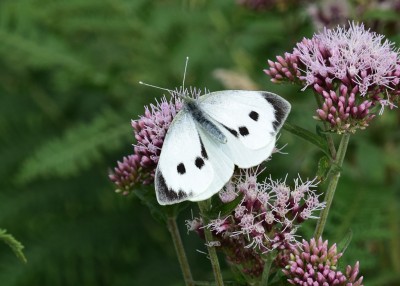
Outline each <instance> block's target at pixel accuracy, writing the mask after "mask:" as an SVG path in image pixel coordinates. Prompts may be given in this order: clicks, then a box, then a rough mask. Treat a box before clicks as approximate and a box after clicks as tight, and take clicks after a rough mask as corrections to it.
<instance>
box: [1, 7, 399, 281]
mask: <svg viewBox="0 0 400 286" xmlns="http://www.w3.org/2000/svg"><path fill="white" fill-rule="evenodd" d="M208 2H209V3H207V1H201V0H197V1H195V0H194V1H190V0H187V1H146V0H131V1H127V0H125V1H124V0H110V1H96V0H70V1H54V0H53V1H50V0H37V1H31V0H17V1H16V0H2V1H1V3H0V160H1V164H0V228H1V229H7V231H8V233H11V234H12V235H14V236H15V238H17V239H18V240H19V241H21V242H22V243H23V244H24V246H25V255H26V257H27V260H28V263H27V264H24V263H22V262H21V261H19V260H18V259H17V258H16V257H15V256H14V255H13V253H12V251H11V250H10V248H9V247H8V246H6V245H5V244H4V243H0V285H2V286H11V285H12V286H17V285H18V286H19V285H24V286H25V285H26V286H31V285H51V286H58V285H85V286H86V285H87V286H91V285H96V286H97V285H122V286H123V285H183V282H182V278H181V274H180V270H179V265H178V262H177V260H176V257H175V253H174V250H173V246H172V242H171V241H170V238H169V233H168V232H167V229H166V227H165V225H163V224H162V223H160V222H159V221H156V220H154V219H153V218H152V217H151V215H150V213H149V211H148V210H147V209H146V207H144V206H142V205H141V204H140V203H139V202H138V200H137V199H135V197H134V196H129V197H122V196H120V195H117V194H114V193H113V189H114V186H113V185H112V184H111V183H110V182H109V180H108V177H107V173H108V169H109V168H110V167H113V166H114V165H115V162H116V160H119V159H121V158H122V156H123V155H127V154H130V153H131V152H132V146H131V144H132V143H134V138H133V136H132V129H131V127H130V119H136V118H137V116H138V115H139V114H142V113H143V110H144V109H143V105H144V104H149V103H152V102H154V97H160V96H161V95H162V92H161V91H159V90H155V89H150V88H146V87H143V86H140V85H138V81H139V80H143V81H145V82H148V83H154V84H157V85H159V86H163V87H167V88H173V87H175V86H177V85H180V84H181V80H182V73H183V65H184V60H185V57H186V56H189V57H190V63H189V69H188V74H187V81H186V82H187V85H193V86H198V87H201V88H203V87H207V88H208V89H210V90H212V91H214V90H219V89H225V88H226V87H225V86H223V85H222V83H221V82H220V81H218V80H217V79H215V77H213V71H214V70H216V69H218V68H225V69H230V70H234V71H238V72H241V73H244V74H246V75H248V76H249V77H250V78H251V79H252V80H253V81H254V82H255V83H256V84H257V85H258V86H259V88H260V89H262V90H270V91H274V92H276V93H279V94H280V95H282V96H283V97H285V98H286V99H288V100H289V101H291V103H292V113H291V115H290V116H289V119H288V121H289V122H293V123H296V124H297V125H300V126H302V127H304V128H307V129H309V130H311V131H314V130H315V123H316V122H315V121H314V120H313V119H312V116H313V115H314V111H315V109H316V105H315V102H314V98H313V96H312V95H311V94H309V93H307V92H301V91H300V90H299V88H298V87H296V86H291V85H284V84H283V85H279V86H278V85H274V84H272V83H270V81H269V78H268V77H267V76H266V75H264V73H263V72H262V69H263V68H265V67H266V64H265V62H266V60H267V59H270V58H273V57H274V56H275V55H277V54H283V53H284V52H285V51H291V50H292V48H293V45H294V44H295V43H296V42H297V41H299V40H301V39H302V37H303V36H311V35H312V33H313V27H312V25H311V22H310V20H309V19H308V18H307V16H306V15H305V12H304V10H302V9H300V8H296V9H291V10H287V11H285V12H277V11H272V12H263V13H256V12H250V11H247V10H245V9H243V8H241V7H239V6H237V5H236V4H235V2H234V1H233V0H232V1H208ZM217 2H220V3H217ZM375 17H378V18H379V17H385V14H379V15H377V16H375ZM388 36H389V38H391V39H393V40H397V44H398V45H400V37H399V35H396V34H395V33H394V34H392V35H388ZM399 123H400V115H399V111H398V110H392V111H391V112H390V111H389V110H387V111H385V113H384V115H383V116H382V117H380V118H378V119H377V120H374V121H373V122H372V124H371V126H370V128H368V129H367V130H365V131H359V132H358V133H357V134H355V135H354V136H352V138H351V141H350V146H349V150H348V156H347V158H346V161H345V165H344V169H343V172H342V177H341V180H340V182H339V186H338V189H337V194H336V197H335V200H334V203H333V207H332V210H331V213H330V217H329V222H328V225H327V229H326V230H327V231H326V236H325V238H326V239H329V240H330V241H331V242H333V241H340V240H341V239H342V238H343V237H344V236H345V235H346V233H347V232H348V231H349V230H350V229H351V230H352V232H353V239H352V241H351V243H350V246H349V247H348V249H347V251H346V253H345V255H344V260H343V264H345V263H346V264H354V263H355V261H357V260H359V261H360V263H361V273H363V275H364V276H365V282H366V285H399V284H400V282H399V281H400V277H399V274H398V273H400V235H399V232H400V216H399V212H400V208H399V204H400V203H399V201H400V192H399V190H400V176H399V172H400V144H399V143H400V128H399ZM279 142H280V144H281V145H284V144H286V143H288V146H287V147H286V148H285V149H284V151H285V152H287V153H288V155H281V154H277V155H275V156H274V157H273V159H272V160H271V161H270V162H269V163H268V165H267V166H268V167H267V168H268V170H269V171H270V172H271V173H272V176H273V178H283V177H284V176H285V175H286V174H288V177H289V178H294V177H297V174H300V175H301V176H302V177H304V178H306V177H309V178H312V177H314V176H315V173H316V172H317V169H318V166H317V165H318V160H319V158H320V157H321V155H322V154H321V153H322V152H321V151H319V150H317V149H316V147H315V146H313V145H311V144H309V143H307V142H305V141H302V140H301V139H299V138H298V137H295V136H293V135H291V134H290V133H288V132H287V131H282V136H281V138H280V141H279ZM288 182H289V180H288ZM193 208H194V209H196V207H195V206H193ZM190 217H191V214H190V209H188V210H187V211H186V212H184V213H182V215H181V217H180V223H181V230H182V236H183V240H184V243H185V246H186V249H187V252H188V255H189V261H190V262H191V266H192V268H193V272H194V273H193V274H194V277H195V279H199V280H205V279H208V278H210V277H212V274H211V269H210V266H209V264H208V260H207V259H206V257H205V255H203V254H201V253H198V252H196V249H200V250H203V251H204V246H203V245H202V241H201V240H200V239H199V238H198V237H197V236H195V235H194V234H191V235H190V236H188V235H186V230H185V227H184V220H185V219H188V218H190ZM313 227H314V225H307V226H306V227H304V228H303V229H302V233H303V234H304V235H306V236H307V237H310V235H311V234H312V231H313ZM396 273H397V274H396Z"/></svg>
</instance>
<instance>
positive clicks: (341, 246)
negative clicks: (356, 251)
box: [337, 229, 353, 253]
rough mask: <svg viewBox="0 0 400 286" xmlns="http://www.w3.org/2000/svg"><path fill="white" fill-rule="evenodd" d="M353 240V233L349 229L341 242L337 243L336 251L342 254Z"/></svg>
mask: <svg viewBox="0 0 400 286" xmlns="http://www.w3.org/2000/svg"><path fill="white" fill-rule="evenodd" d="M352 238H353V231H352V230H351V229H349V231H348V232H347V233H346V235H345V236H344V237H343V238H342V240H341V241H340V242H339V243H338V247H337V250H338V252H341V253H344V252H345V251H346V249H347V247H348V246H349V244H350V242H351V239H352Z"/></svg>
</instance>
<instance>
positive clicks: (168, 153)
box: [155, 109, 214, 205]
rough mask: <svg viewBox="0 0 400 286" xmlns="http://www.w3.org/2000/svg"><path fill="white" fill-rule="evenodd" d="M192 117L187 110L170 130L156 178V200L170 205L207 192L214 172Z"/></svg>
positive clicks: (180, 113)
mask: <svg viewBox="0 0 400 286" xmlns="http://www.w3.org/2000/svg"><path fill="white" fill-rule="evenodd" d="M204 150H205V149H204V146H203V145H202V142H201V140H200V136H199V133H198V132H197V128H196V124H195V122H194V121H193V118H192V116H191V115H190V114H189V113H187V112H186V111H185V110H184V109H183V110H181V111H180V112H179V113H178V114H177V115H176V116H175V118H174V120H173V121H172V123H171V126H170V128H169V129H168V132H167V135H166V137H165V140H164V144H163V147H162V150H161V155H160V159H159V162H158V165H157V170H156V174H155V187H156V193H157V199H158V201H159V203H160V204H163V205H164V204H170V203H176V202H179V201H183V200H187V199H190V198H191V197H194V196H196V195H198V194H200V193H202V192H204V190H207V188H208V187H209V186H210V184H211V183H212V181H213V177H214V169H213V166H212V165H211V164H210V162H209V161H208V159H207V158H206V156H205V151H204Z"/></svg>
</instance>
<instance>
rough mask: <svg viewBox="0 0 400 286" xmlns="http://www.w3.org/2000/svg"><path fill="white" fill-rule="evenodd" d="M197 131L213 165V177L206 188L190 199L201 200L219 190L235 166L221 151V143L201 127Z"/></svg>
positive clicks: (230, 175)
mask: <svg viewBox="0 0 400 286" xmlns="http://www.w3.org/2000/svg"><path fill="white" fill-rule="evenodd" d="M198 131H199V134H200V137H201V140H202V143H203V144H204V147H205V150H206V152H207V156H208V160H209V161H210V163H211V164H212V166H213V169H214V178H213V180H212V182H211V184H210V186H209V187H208V188H207V190H204V191H203V192H202V193H201V194H199V195H198V196H196V197H193V198H192V199H191V201H202V200H205V199H208V198H209V197H211V196H212V195H214V194H216V193H217V192H219V191H220V190H221V189H222V188H223V186H224V185H225V184H226V182H228V181H229V179H230V178H231V177H232V174H233V170H234V168H235V166H234V163H233V161H232V159H231V158H230V157H229V156H228V154H226V153H225V152H222V150H221V143H220V142H218V141H216V140H215V139H214V138H212V137H210V135H209V134H207V132H205V131H204V130H203V129H202V128H201V127H199V128H198Z"/></svg>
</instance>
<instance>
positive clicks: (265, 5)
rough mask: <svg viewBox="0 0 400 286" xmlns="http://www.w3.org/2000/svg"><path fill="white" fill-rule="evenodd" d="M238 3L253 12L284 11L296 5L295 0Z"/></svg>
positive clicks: (242, 0) (242, 1)
mask: <svg viewBox="0 0 400 286" xmlns="http://www.w3.org/2000/svg"><path fill="white" fill-rule="evenodd" d="M237 2H238V4H239V5H242V6H244V7H247V8H249V9H252V10H270V9H274V8H278V9H280V10H283V9H286V8H287V6H290V5H291V4H294V3H296V2H295V1H293V0H237Z"/></svg>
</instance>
